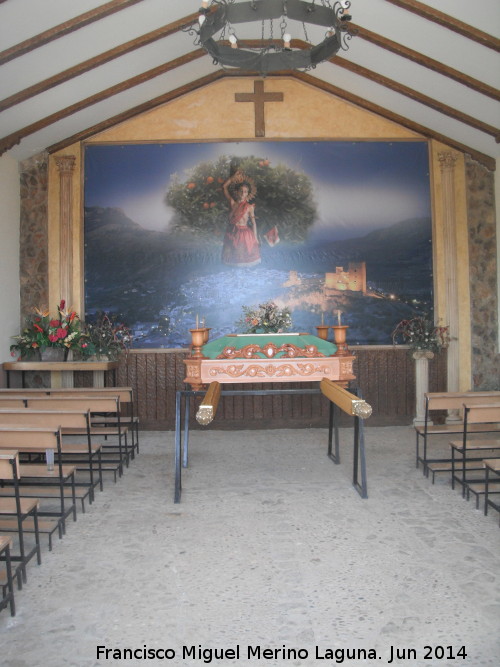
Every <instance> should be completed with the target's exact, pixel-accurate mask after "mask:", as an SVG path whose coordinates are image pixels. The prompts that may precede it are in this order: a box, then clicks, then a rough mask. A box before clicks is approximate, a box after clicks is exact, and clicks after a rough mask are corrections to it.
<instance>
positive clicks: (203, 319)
mask: <svg viewBox="0 0 500 667" xmlns="http://www.w3.org/2000/svg"><path fill="white" fill-rule="evenodd" d="M201 328H202V329H204V328H205V315H202V316H201Z"/></svg>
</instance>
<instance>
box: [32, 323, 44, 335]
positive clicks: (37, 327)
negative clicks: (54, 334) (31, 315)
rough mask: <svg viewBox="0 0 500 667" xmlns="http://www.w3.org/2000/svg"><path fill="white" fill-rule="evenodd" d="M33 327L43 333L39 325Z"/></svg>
mask: <svg viewBox="0 0 500 667" xmlns="http://www.w3.org/2000/svg"><path fill="white" fill-rule="evenodd" d="M33 326H34V327H35V329H36V330H37V331H39V332H40V333H43V329H42V327H40V326H38V324H35V323H33Z"/></svg>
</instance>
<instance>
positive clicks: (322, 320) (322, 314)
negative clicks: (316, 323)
mask: <svg viewBox="0 0 500 667" xmlns="http://www.w3.org/2000/svg"><path fill="white" fill-rule="evenodd" d="M324 323H325V317H324V313H323V312H322V313H321V324H322V325H323V324H324Z"/></svg>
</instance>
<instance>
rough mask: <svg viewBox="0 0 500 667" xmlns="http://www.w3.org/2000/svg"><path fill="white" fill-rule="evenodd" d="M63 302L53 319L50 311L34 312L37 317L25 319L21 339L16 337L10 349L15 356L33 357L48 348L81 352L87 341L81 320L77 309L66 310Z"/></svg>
mask: <svg viewBox="0 0 500 667" xmlns="http://www.w3.org/2000/svg"><path fill="white" fill-rule="evenodd" d="M65 307H66V302H65V301H64V299H63V300H62V301H61V302H60V303H59V305H58V306H57V317H51V316H50V314H49V311H48V310H40V309H39V308H35V309H34V315H31V316H30V317H28V318H26V323H25V326H24V329H23V330H22V332H21V334H20V335H19V336H13V337H12V338H13V339H14V341H15V342H14V343H12V345H11V346H10V351H11V354H12V355H13V356H15V354H16V352H19V353H20V354H21V357H24V358H28V359H29V358H31V357H34V356H35V355H36V354H37V353H38V351H39V350H40V351H41V350H44V349H45V348H62V349H78V348H79V347H80V345H81V344H82V341H83V340H84V338H85V334H84V332H83V330H82V323H81V321H80V318H79V317H78V315H77V314H76V312H75V311H74V310H65Z"/></svg>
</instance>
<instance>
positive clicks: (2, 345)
mask: <svg viewBox="0 0 500 667" xmlns="http://www.w3.org/2000/svg"><path fill="white" fill-rule="evenodd" d="M0 202H1V203H2V213H1V219H0V225H1V243H0V284H1V285H2V289H1V290H0V312H1V313H2V317H1V318H0V361H2V362H3V361H11V357H10V353H9V345H10V343H11V340H10V337H11V336H12V335H14V334H15V333H17V331H18V330H19V308H20V284H19V212H20V184H19V169H18V163H17V161H16V160H14V159H13V158H11V157H9V156H8V155H4V156H2V157H0ZM4 379H5V378H2V382H1V384H3V383H4Z"/></svg>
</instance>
